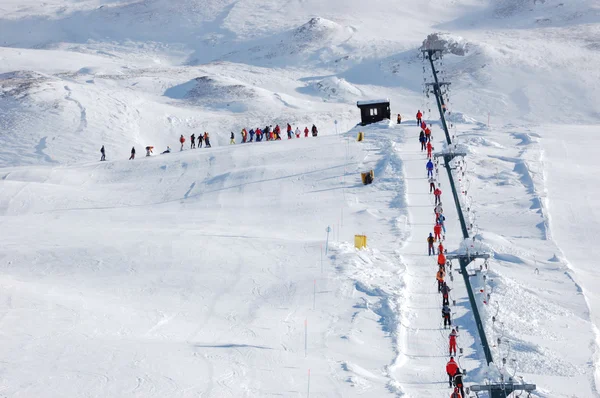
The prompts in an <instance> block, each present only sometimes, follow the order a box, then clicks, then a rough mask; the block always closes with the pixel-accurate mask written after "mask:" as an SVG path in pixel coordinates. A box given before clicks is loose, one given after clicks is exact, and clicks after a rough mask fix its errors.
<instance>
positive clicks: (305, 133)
mask: <svg viewBox="0 0 600 398" xmlns="http://www.w3.org/2000/svg"><path fill="white" fill-rule="evenodd" d="M306 137H308V127H304V138H306Z"/></svg>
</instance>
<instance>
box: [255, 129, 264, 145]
mask: <svg viewBox="0 0 600 398" xmlns="http://www.w3.org/2000/svg"><path fill="white" fill-rule="evenodd" d="M262 136H263V132H262V130H261V129H260V127H257V128H256V142H261V141H262Z"/></svg>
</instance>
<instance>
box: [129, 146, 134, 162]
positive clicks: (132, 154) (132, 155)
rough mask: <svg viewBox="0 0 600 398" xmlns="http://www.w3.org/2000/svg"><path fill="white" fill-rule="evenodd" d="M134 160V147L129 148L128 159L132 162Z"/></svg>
mask: <svg viewBox="0 0 600 398" xmlns="http://www.w3.org/2000/svg"><path fill="white" fill-rule="evenodd" d="M133 159H135V147H133V146H132V147H131V156H130V157H129V160H133Z"/></svg>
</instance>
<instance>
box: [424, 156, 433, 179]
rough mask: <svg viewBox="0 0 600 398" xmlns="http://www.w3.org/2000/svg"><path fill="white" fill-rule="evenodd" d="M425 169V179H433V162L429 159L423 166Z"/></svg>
mask: <svg viewBox="0 0 600 398" xmlns="http://www.w3.org/2000/svg"><path fill="white" fill-rule="evenodd" d="M425 168H426V169H427V177H433V162H432V161H431V159H429V161H428V162H427V164H426V165H425Z"/></svg>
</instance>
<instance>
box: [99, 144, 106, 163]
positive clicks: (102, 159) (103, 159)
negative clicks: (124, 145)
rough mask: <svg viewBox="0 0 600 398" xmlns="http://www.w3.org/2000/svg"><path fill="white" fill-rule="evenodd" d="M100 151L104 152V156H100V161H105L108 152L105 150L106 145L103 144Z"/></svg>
mask: <svg viewBox="0 0 600 398" xmlns="http://www.w3.org/2000/svg"><path fill="white" fill-rule="evenodd" d="M100 153H101V154H102V156H101V157H100V161H101V162H104V161H105V160H106V153H105V152H104V145H102V148H100Z"/></svg>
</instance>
